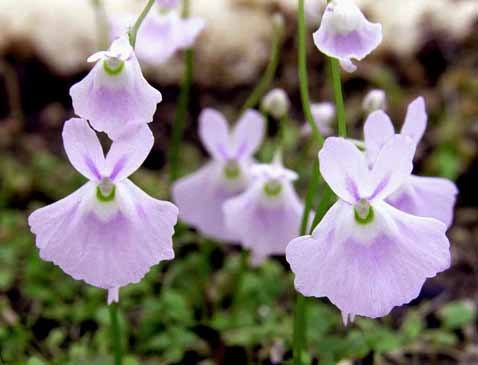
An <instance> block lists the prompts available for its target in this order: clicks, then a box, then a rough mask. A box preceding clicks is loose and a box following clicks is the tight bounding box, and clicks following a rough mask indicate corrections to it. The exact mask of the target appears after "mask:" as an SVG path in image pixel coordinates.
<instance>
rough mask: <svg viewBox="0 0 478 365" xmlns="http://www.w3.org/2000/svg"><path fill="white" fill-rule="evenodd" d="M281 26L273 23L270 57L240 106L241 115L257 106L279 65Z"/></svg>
mask: <svg viewBox="0 0 478 365" xmlns="http://www.w3.org/2000/svg"><path fill="white" fill-rule="evenodd" d="M283 32H284V30H283V27H282V25H278V24H277V25H275V29H274V33H273V36H272V50H271V58H270V60H269V63H268V65H267V68H266V70H265V71H264V74H263V76H262V78H261V80H260V81H259V83H258V84H257V85H256V87H255V88H254V90H253V91H252V93H251V94H250V95H249V97H248V98H247V100H246V102H245V103H244V105H243V106H242V109H241V113H240V114H241V115H242V114H243V113H244V112H245V111H246V110H247V109H252V108H254V107H256V106H257V104H258V103H259V101H260V99H261V98H262V96H263V95H264V94H265V92H266V91H267V89H268V88H269V86H270V85H271V83H272V80H274V76H275V74H276V71H277V67H278V66H279V61H280V53H281V50H282V38H283Z"/></svg>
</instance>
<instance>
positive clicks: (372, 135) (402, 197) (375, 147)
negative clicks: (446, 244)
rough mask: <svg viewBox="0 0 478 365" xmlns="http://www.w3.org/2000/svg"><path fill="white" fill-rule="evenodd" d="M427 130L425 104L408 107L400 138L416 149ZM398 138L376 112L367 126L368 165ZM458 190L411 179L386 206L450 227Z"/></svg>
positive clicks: (428, 179) (419, 100) (447, 184)
mask: <svg viewBox="0 0 478 365" xmlns="http://www.w3.org/2000/svg"><path fill="white" fill-rule="evenodd" d="M426 126H427V113H426V110H425V100H424V99H423V98H422V97H419V98H417V99H415V100H414V101H413V102H412V103H411V104H410V105H409V106H408V111H407V115H406V117H405V122H404V123H403V126H402V129H401V132H400V134H401V135H404V136H408V137H410V138H411V139H412V141H413V144H414V146H415V147H416V146H417V145H418V143H419V142H420V140H421V138H422V136H423V134H424V132H425V129H426ZM393 136H395V129H394V127H393V124H392V121H391V120H390V118H389V116H388V115H387V114H386V113H385V112H383V111H376V112H374V113H372V114H370V116H369V117H368V118H367V120H366V122H365V125H364V137H365V151H366V156H367V159H368V162H369V165H373V164H374V163H375V160H376V159H377V156H378V153H379V151H380V149H381V148H383V146H384V145H385V144H386V143H387V142H388V141H390V139H392V138H393ZM457 194H458V189H457V188H456V186H455V184H454V183H453V182H452V181H450V180H448V179H444V178H437V177H421V176H416V175H410V176H409V177H408V178H407V179H406V180H405V181H404V182H403V184H402V185H401V186H400V187H399V188H398V189H397V190H396V191H395V192H394V193H393V194H391V195H390V196H389V197H388V198H387V202H388V203H390V204H391V205H393V206H394V207H395V208H397V209H400V210H402V211H404V212H407V213H410V214H413V215H418V216H422V217H432V218H436V219H438V220H440V221H442V222H443V223H445V224H446V225H447V226H448V227H449V226H450V225H451V223H452V220H453V208H454V206H455V201H456V195H457Z"/></svg>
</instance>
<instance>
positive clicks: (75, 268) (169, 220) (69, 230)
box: [30, 180, 178, 289]
mask: <svg viewBox="0 0 478 365" xmlns="http://www.w3.org/2000/svg"><path fill="white" fill-rule="evenodd" d="M116 187H117V193H116V196H115V200H114V201H113V202H109V203H102V202H96V203H92V201H91V199H92V197H91V194H92V193H94V188H95V184H93V183H87V185H85V186H84V187H83V188H82V189H80V190H79V191H77V192H75V193H74V194H72V195H71V196H69V197H67V198H65V199H64V200H62V201H60V202H57V203H55V204H52V205H50V206H47V207H45V208H42V209H39V210H38V211H36V212H34V213H33V214H32V216H31V217H30V225H31V229H32V231H33V232H34V233H35V234H36V235H37V245H38V247H39V248H40V257H42V258H43V259H44V260H47V261H52V262H53V263H55V264H56V265H58V266H60V267H61V268H62V269H63V271H65V272H66V273H67V274H69V275H71V276H72V277H73V278H75V279H77V280H84V281H85V282H87V283H89V284H91V285H94V286H97V287H101V288H105V289H110V288H114V287H120V286H125V285H127V284H129V283H135V282H138V281H139V280H141V278H142V277H143V276H144V275H145V274H146V273H147V272H148V271H149V269H150V267H151V266H152V265H154V264H157V263H158V262H159V261H161V260H168V259H172V258H173V257H174V252H173V250H172V239H171V236H172V234H173V227H174V225H175V223H176V219H177V214H178V210H177V208H176V207H175V206H174V205H172V204H171V203H168V202H161V201H158V200H155V199H153V198H151V197H149V196H147V195H146V194H145V193H144V192H142V191H141V190H140V189H139V188H137V187H136V186H134V184H132V183H131V182H130V181H128V180H125V181H123V182H121V183H119V184H117V185H116ZM92 204H96V205H92ZM101 204H105V205H113V208H115V209H114V210H113V211H112V212H111V214H110V215H108V216H103V217H102V216H101V215H99V214H98V209H102V207H101Z"/></svg>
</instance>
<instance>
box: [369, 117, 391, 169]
mask: <svg viewBox="0 0 478 365" xmlns="http://www.w3.org/2000/svg"><path fill="white" fill-rule="evenodd" d="M363 130H364V140H365V148H366V154H367V159H368V161H369V164H370V165H373V164H374V163H375V160H376V159H377V156H378V154H379V152H380V150H381V149H382V148H383V146H384V145H385V144H386V143H387V142H388V141H390V139H391V138H392V137H393V136H394V135H395V129H394V127H393V124H392V121H391V120H390V117H389V116H388V115H387V113H385V112H384V111H383V110H377V111H375V112H373V113H371V114H370V115H369V116H368V118H367V120H366V121H365V125H364V129H363Z"/></svg>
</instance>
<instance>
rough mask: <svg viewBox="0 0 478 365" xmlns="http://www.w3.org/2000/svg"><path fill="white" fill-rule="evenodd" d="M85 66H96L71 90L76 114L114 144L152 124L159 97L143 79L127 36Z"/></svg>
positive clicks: (89, 60) (157, 92) (90, 58)
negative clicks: (116, 140) (91, 63)
mask: <svg viewBox="0 0 478 365" xmlns="http://www.w3.org/2000/svg"><path fill="white" fill-rule="evenodd" d="M88 62H96V65H95V66H94V67H93V69H92V70H91V71H90V73H89V74H88V75H87V76H86V77H85V78H84V79H83V80H82V81H80V82H78V83H77V84H75V85H73V86H72V88H71V89H70V95H71V98H72V100H73V108H74V110H75V113H76V114H78V115H79V116H80V117H82V118H84V119H87V120H88V121H89V122H90V123H91V126H92V127H93V128H94V129H96V130H97V131H99V132H106V133H107V134H108V136H109V137H110V138H111V139H113V140H115V139H117V138H120V137H121V136H122V135H124V134H128V133H129V132H130V131H131V130H132V129H134V128H136V127H137V126H138V125H140V124H146V123H149V122H151V121H152V120H153V115H154V112H155V111H156V105H157V104H158V103H159V102H160V101H161V93H160V92H159V91H158V90H156V89H155V88H153V87H152V86H151V85H149V84H148V82H147V81H146V80H145V78H144V77H143V74H142V73H141V68H140V66H139V63H138V60H137V59H136V56H135V54H134V51H133V48H131V45H130V44H129V41H128V39H127V37H126V36H124V37H121V38H118V39H116V40H115V41H113V43H112V44H111V47H110V49H109V50H108V51H102V52H97V53H95V54H93V55H92V56H90V57H89V58H88Z"/></svg>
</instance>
